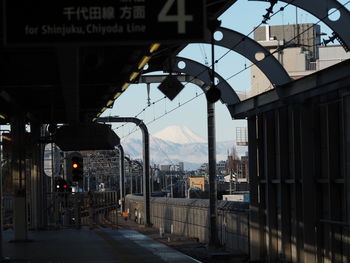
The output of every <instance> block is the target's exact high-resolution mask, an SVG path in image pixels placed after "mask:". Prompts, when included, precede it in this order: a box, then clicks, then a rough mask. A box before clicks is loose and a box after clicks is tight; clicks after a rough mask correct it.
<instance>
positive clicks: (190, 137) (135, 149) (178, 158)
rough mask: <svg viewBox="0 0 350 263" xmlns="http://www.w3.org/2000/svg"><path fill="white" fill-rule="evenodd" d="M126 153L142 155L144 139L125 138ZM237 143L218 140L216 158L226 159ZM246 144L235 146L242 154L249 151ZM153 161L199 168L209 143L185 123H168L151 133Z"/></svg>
mask: <svg viewBox="0 0 350 263" xmlns="http://www.w3.org/2000/svg"><path fill="white" fill-rule="evenodd" d="M122 145H123V147H124V152H125V154H128V155H130V157H131V158H133V159H141V158H142V141H141V139H133V138H126V139H124V140H122ZM233 146H235V142H234V141H224V142H217V143H216V160H217V162H218V161H220V160H226V159H227V153H228V151H229V152H231V150H232V147H233ZM247 150H248V149H247V147H242V146H236V151H237V154H238V155H239V156H242V155H244V154H245V153H246V151H247ZM150 160H151V163H156V164H177V163H178V162H184V164H185V169H186V170H194V169H197V168H199V166H200V165H201V164H202V163H207V162H208V145H207V142H206V140H205V139H203V138H201V137H200V136H198V135H196V134H195V133H194V132H192V131H191V130H190V129H188V128H187V127H184V126H169V127H167V128H165V129H164V130H162V131H160V132H158V133H156V134H154V135H153V136H150Z"/></svg>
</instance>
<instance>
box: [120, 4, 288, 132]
mask: <svg viewBox="0 0 350 263" xmlns="http://www.w3.org/2000/svg"><path fill="white" fill-rule="evenodd" d="M294 1H295V0H293V1H291V2H289V3H287V4H286V5H284V6H283V7H281V8H280V9H279V10H278V11H277V12H275V13H273V14H272V15H271V16H270V17H269V18H271V17H273V16H274V15H276V14H278V13H279V12H281V11H283V10H284V9H285V8H286V7H288V6H289V5H291V4H292V3H293V2H294ZM270 8H271V7H270ZM263 23H264V22H263V21H262V22H260V23H259V24H258V25H257V26H255V27H254V28H253V30H251V31H250V32H249V33H248V34H246V35H245V36H243V37H242V38H241V40H240V41H238V42H237V43H236V44H234V45H233V46H232V47H231V48H230V49H229V50H228V51H227V52H225V53H224V54H223V55H222V56H220V57H219V58H218V59H217V60H215V62H214V64H215V63H216V64H217V63H218V62H219V61H220V60H221V59H223V58H224V57H225V56H226V55H228V54H229V53H230V52H231V51H232V49H234V48H235V47H237V46H238V45H239V44H240V43H242V42H243V41H244V40H245V39H246V38H247V37H249V36H250V35H251V34H252V33H253V32H254V31H255V30H256V29H257V28H258V27H259V26H260V25H262V24H263ZM200 48H203V50H202V49H201V51H202V55H203V56H204V60H205V64H206V65H208V61H207V56H206V53H205V50H204V47H201V46H200ZM212 66H213V65H210V66H207V68H206V69H204V70H202V71H201V72H199V73H198V74H197V75H196V76H192V78H191V79H190V80H189V81H187V83H185V84H184V86H186V85H187V84H189V83H191V82H192V81H193V80H195V79H197V78H198V77H199V76H200V75H201V74H203V73H204V72H206V71H208V70H209V69H210V68H211V67H212ZM251 66H252V65H251ZM251 66H249V67H251ZM249 67H246V65H245V69H247V68H249ZM243 71H244V70H241V72H243ZM238 74H239V73H237V74H236V75H238ZM196 97H197V94H196ZM164 99H166V96H164V97H162V98H160V99H158V100H157V101H155V102H153V103H152V105H154V104H156V103H158V102H160V101H162V100H164ZM149 107H150V105H146V106H145V107H144V108H143V109H142V110H141V111H140V112H139V113H137V114H136V115H135V118H137V117H138V116H139V115H140V114H142V112H144V111H145V110H146V109H147V108H149ZM124 125H125V124H123V125H120V126H118V127H116V128H115V129H113V130H117V129H119V128H120V127H123V126H124ZM135 131H136V130H132V132H131V133H133V132H135ZM131 133H129V134H131ZM129 134H128V135H129Z"/></svg>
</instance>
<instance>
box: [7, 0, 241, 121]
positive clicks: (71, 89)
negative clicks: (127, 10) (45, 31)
mask: <svg viewBox="0 0 350 263" xmlns="http://www.w3.org/2000/svg"><path fill="white" fill-rule="evenodd" d="M16 1H17V2H21V1H22V0H16ZM1 2H2V3H3V4H2V5H1V7H0V8H1V9H2V10H1V11H0V14H1V16H2V17H1V19H0V23H1V25H0V30H1V32H0V35H1V36H2V39H1V41H0V42H1V44H0V45H1V48H0V68H1V74H0V114H1V116H3V115H4V116H5V117H7V119H5V120H3V119H2V123H8V122H9V119H10V117H11V116H14V115H15V114H16V113H25V114H26V117H27V120H28V121H37V122H39V123H68V122H74V121H80V122H84V121H91V120H93V119H94V118H96V117H97V116H98V115H99V113H101V112H103V110H104V108H105V107H111V106H112V105H113V103H118V101H117V98H118V96H120V93H122V92H123V90H122V89H124V88H126V86H127V83H133V81H135V79H136V78H133V77H136V76H137V74H135V76H133V72H136V73H138V74H141V71H142V70H140V68H139V65H140V63H142V60H143V58H144V57H145V56H146V57H147V56H151V57H152V58H151V61H152V63H159V64H163V63H164V62H165V61H166V60H167V58H168V57H170V56H174V55H176V54H177V53H178V52H179V51H180V50H181V49H183V48H184V47H185V46H186V45H187V44H188V43H186V41H178V42H174V43H173V42H172V41H168V42H167V41H159V40H158V38H157V37H156V36H157V35H161V34H162V32H156V34H155V37H154V38H153V39H151V40H150V41H144V42H141V43H136V42H137V41H133V42H130V43H128V42H127V41H126V42H125V43H122V44H120V43H118V44H113V41H111V42H109V41H108V39H106V42H105V43H106V44H104V43H103V42H102V43H101V42H100V43H99V44H93V45H89V43H88V42H86V43H84V42H82V43H81V44H82V45H70V44H67V45H65V44H63V45H62V44H60V45H55V43H49V44H48V45H47V46H45V45H35V44H34V45H31V44H30V40H29V42H28V43H27V42H25V41H24V42H23V43H16V45H12V44H7V42H6V41H5V40H6V38H8V39H9V37H8V36H9V35H8V34H9V33H11V30H12V29H13V30H14V31H15V30H17V28H11V27H9V25H11V21H12V23H13V21H15V20H16V19H17V18H13V17H12V18H11V19H12V20H6V19H7V18H6V19H5V16H7V15H8V16H10V15H11V12H10V11H11V10H10V11H9V10H7V9H6V7H4V6H5V5H4V3H9V2H10V0H7V1H6V0H2V1H1ZM22 2H23V3H25V1H22ZM28 2H30V3H33V8H36V6H35V2H40V1H33V2H32V1H28ZM49 2H50V3H51V1H49ZM88 2H89V1H88ZM90 2H91V1H90ZM107 2H108V1H107ZM136 2H137V1H136ZM149 2H153V1H149ZM158 2H159V1H158ZM163 2H164V3H165V2H169V3H171V2H174V1H171V0H164V1H163ZM175 2H182V1H181V0H179V1H175ZM196 2H198V3H200V2H201V1H197V0H191V4H196ZM204 2H205V1H204ZM234 2H236V0H231V1H217V0H207V1H206V6H205V10H206V16H205V17H206V21H207V23H208V24H210V23H211V22H210V21H212V20H213V19H214V20H215V19H217V18H218V17H219V16H220V15H221V14H222V13H223V12H224V11H225V10H226V9H227V8H229V7H230V6H231V5H232V4H233V3H234ZM67 3H68V1H67ZM26 5H28V4H26ZM4 8H5V11H4ZM17 8H18V10H21V12H22V14H23V13H24V12H25V10H22V9H21V7H17ZM25 8H26V9H28V7H25ZM29 8H31V6H30V7H29ZM65 8H66V7H65ZM18 10H17V11H18ZM67 10H68V11H69V9H64V11H67ZM74 11H75V12H77V9H75V10H74ZM163 11H164V10H163ZM165 11H167V10H165ZM21 12H17V13H18V19H19V17H20V14H21ZM73 14H74V13H71V15H72V16H73ZM83 14H84V15H85V13H84V12H82V13H80V15H81V16H83ZM75 15H76V14H75ZM66 16H67V14H66ZM8 21H10V22H8ZM24 22H26V21H25V20H24ZM4 23H8V25H4ZM23 30H26V28H24V29H23ZM28 30H30V29H29V28H28ZM5 31H6V32H5ZM26 33H28V34H30V33H29V31H28V32H26ZM34 34H35V33H34ZM10 36H11V34H10ZM4 38H5V40H4ZM14 38H15V37H14ZM19 42H20V41H19ZM154 43H160V44H161V45H160V46H159V47H158V46H157V45H154ZM157 47H158V48H157ZM77 83H78V84H77ZM75 87H79V88H78V89H75ZM130 103H132V102H130Z"/></svg>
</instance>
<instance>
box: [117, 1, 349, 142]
mask: <svg viewBox="0 0 350 263" xmlns="http://www.w3.org/2000/svg"><path fill="white" fill-rule="evenodd" d="M294 1H295V0H293V1H291V2H289V3H287V4H286V5H284V6H283V7H281V8H279V10H278V11H277V12H275V13H273V14H272V15H271V16H270V18H271V17H273V16H275V15H276V14H277V13H279V12H281V11H284V9H285V8H286V7H288V6H289V5H291V4H292V3H293V2H294ZM349 3H350V1H348V2H346V3H344V4H341V7H339V8H334V10H333V11H332V12H330V13H329V14H327V15H326V16H325V17H323V18H321V19H319V21H317V22H316V23H315V24H316V25H317V24H319V23H320V22H322V21H323V20H324V19H326V18H327V17H329V16H330V15H332V14H333V13H335V12H337V11H338V10H340V9H341V8H345V6H346V5H348V4H349ZM262 24H264V23H263V22H261V23H260V24H259V25H258V26H256V27H254V28H253V30H251V31H250V32H249V33H248V34H247V35H245V36H243V37H242V38H241V40H240V41H238V42H237V43H236V44H235V45H233V46H232V47H231V48H230V49H229V50H228V51H227V52H225V53H224V54H223V55H222V56H220V57H219V58H218V59H217V60H215V61H214V64H215V63H218V62H219V61H220V60H222V59H223V58H224V57H225V56H227V55H228V54H229V53H230V52H231V51H232V49H234V48H235V47H237V46H238V45H239V44H240V43H242V42H243V41H244V40H245V38H246V37H249V35H251V34H252V33H253V32H254V31H255V30H256V29H257V28H258V27H259V26H261V25H262ZM312 27H313V25H312V26H310V27H308V28H306V29H305V30H303V31H302V32H300V33H299V34H298V35H296V36H294V37H293V38H291V39H290V40H289V41H287V42H286V43H285V44H284V45H283V46H280V47H279V48H278V49H276V50H275V51H273V52H271V53H269V54H267V55H266V57H269V56H272V55H273V54H275V53H276V52H280V51H281V50H283V49H285V48H287V47H288V45H289V44H290V43H291V42H292V41H293V40H294V39H295V38H297V37H299V36H300V35H302V34H304V33H305V32H306V31H308V30H310V29H311V28H312ZM266 57H265V58H266ZM265 58H264V59H265ZM258 63H260V61H257V62H254V63H252V64H250V65H249V66H246V65H245V67H244V68H243V69H242V70H240V71H238V72H236V73H234V74H233V75H231V76H230V77H228V78H226V79H225V80H230V79H232V78H233V77H235V76H237V75H239V74H240V73H242V72H244V71H245V70H247V69H249V68H251V67H252V66H254V65H256V64H258ZM212 66H213V65H211V66H209V67H208V68H206V69H204V70H203V71H201V72H200V73H198V74H197V75H196V76H192V79H191V80H189V81H187V83H186V84H185V85H184V86H186V85H187V84H189V83H190V82H191V81H192V80H194V79H196V78H198V77H199V76H200V75H201V74H203V73H204V72H206V71H208V70H209V69H210V68H211V67H212ZM203 94H204V92H203V93H201V94H199V95H198V94H196V96H195V97H193V98H191V99H189V100H188V101H186V102H184V103H183V104H179V105H178V106H177V107H175V108H173V109H171V110H170V111H168V112H165V113H164V114H163V115H160V116H158V117H157V118H154V119H153V120H152V121H150V122H148V123H147V125H148V124H151V123H153V122H155V121H157V120H158V119H160V118H162V117H164V116H165V115H167V114H169V113H171V112H173V111H174V110H176V109H178V108H180V107H181V106H183V105H185V104H187V103H189V102H190V101H192V100H194V99H195V98H197V97H198V96H200V95H203ZM164 99H166V96H164V97H162V98H160V99H158V100H157V101H156V102H153V103H152V104H153V105H154V104H155V103H158V102H159V101H161V100H164ZM148 107H149V106H146V107H145V108H143V109H142V111H140V112H139V113H138V114H137V115H136V116H138V115H140V114H141V113H142V112H143V111H144V110H146V109H147V108H148ZM122 126H123V125H122ZM120 127H121V126H120ZM118 128H119V127H117V128H116V129H118ZM114 130H115V129H114ZM136 130H137V127H136V129H134V130H133V131H131V132H129V134H127V135H126V136H124V137H122V138H125V137H127V136H129V135H131V134H132V133H134V132H135V131H136Z"/></svg>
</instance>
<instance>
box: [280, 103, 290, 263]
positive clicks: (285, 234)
mask: <svg viewBox="0 0 350 263" xmlns="http://www.w3.org/2000/svg"><path fill="white" fill-rule="evenodd" d="M288 136H289V129H288V108H287V107H285V108H281V109H279V110H278V111H277V112H276V139H277V142H276V143H277V147H276V173H277V178H279V180H280V184H279V187H278V193H277V196H278V200H279V207H278V218H277V220H278V232H279V233H280V234H279V240H278V254H279V256H280V260H284V261H286V262H291V259H292V257H291V238H290V235H291V229H290V209H291V207H290V186H289V183H290V177H289V165H290V164H289V158H288V155H289V152H288V151H289V144H288Z"/></svg>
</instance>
